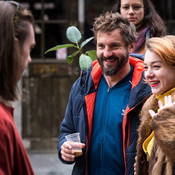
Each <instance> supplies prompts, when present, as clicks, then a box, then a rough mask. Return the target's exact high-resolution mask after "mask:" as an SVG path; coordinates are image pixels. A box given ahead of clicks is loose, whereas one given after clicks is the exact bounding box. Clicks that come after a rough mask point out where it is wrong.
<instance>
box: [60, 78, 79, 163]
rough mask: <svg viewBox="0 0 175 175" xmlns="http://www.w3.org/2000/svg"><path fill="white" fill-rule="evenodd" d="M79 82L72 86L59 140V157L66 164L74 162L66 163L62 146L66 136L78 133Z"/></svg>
mask: <svg viewBox="0 0 175 175" xmlns="http://www.w3.org/2000/svg"><path fill="white" fill-rule="evenodd" d="M78 82H79V79H78V80H77V81H76V82H75V83H74V85H73V86H72V89H71V92H70V95H69V101H68V104H67V107H66V111H65V115H64V119H63V121H62V123H61V125H60V135H59V138H58V146H57V149H58V157H59V159H60V160H61V161H62V162H63V163H66V164H71V163H73V162H65V161H64V160H63V159H62V157H61V153H60V151H61V146H62V144H63V143H64V142H65V141H66V139H65V136H66V135H68V134H71V133H74V132H77V131H76V126H75V120H76V115H77V112H75V110H76V109H75V107H76V106H77V105H78V104H77V105H76V103H77V95H78V93H77V92H78V88H79V87H78Z"/></svg>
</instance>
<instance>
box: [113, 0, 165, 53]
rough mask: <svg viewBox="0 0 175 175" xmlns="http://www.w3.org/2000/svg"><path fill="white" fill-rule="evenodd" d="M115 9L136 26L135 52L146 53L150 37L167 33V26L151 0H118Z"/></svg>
mask: <svg viewBox="0 0 175 175" xmlns="http://www.w3.org/2000/svg"><path fill="white" fill-rule="evenodd" d="M113 11H115V12H119V13H121V15H122V16H125V17H126V18H127V19H128V20H129V21H130V22H132V23H133V24H134V25H135V26H136V30H137V41H136V45H135V49H134V50H133V53H138V54H144V53H145V43H146V41H147V40H148V39H149V38H151V37H160V36H164V35H166V26H165V24H164V22H163V20H162V19H161V17H160V16H159V14H158V13H157V12H156V9H155V8H154V5H153V4H152V2H151V1H150V0H118V1H117V3H116V4H115V5H114V7H113Z"/></svg>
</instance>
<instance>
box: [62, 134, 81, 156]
mask: <svg viewBox="0 0 175 175" xmlns="http://www.w3.org/2000/svg"><path fill="white" fill-rule="evenodd" d="M65 137H66V140H67V141H68V142H79V143H80V133H79V132H77V133H73V134H69V135H67V136H65ZM70 144H71V143H70ZM71 146H72V150H73V151H74V152H75V156H76V157H78V156H81V155H82V149H81V148H77V147H75V146H74V145H71Z"/></svg>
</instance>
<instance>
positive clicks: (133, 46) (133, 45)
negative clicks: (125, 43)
mask: <svg viewBox="0 0 175 175" xmlns="http://www.w3.org/2000/svg"><path fill="white" fill-rule="evenodd" d="M134 48H135V43H131V44H130V45H129V53H130V54H131V53H132V52H133V50H134Z"/></svg>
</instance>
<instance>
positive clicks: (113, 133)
mask: <svg viewBox="0 0 175 175" xmlns="http://www.w3.org/2000/svg"><path fill="white" fill-rule="evenodd" d="M93 32H94V38H95V42H96V49H97V60H96V61H94V62H93V64H92V66H91V67H90V68H89V70H88V71H82V74H81V76H80V78H79V79H78V80H77V81H76V82H75V83H74V85H73V87H72V89H71V92H70V97H69V102H68V105H67V108H66V112H65V117H64V119H63V122H62V124H61V127H60V136H59V141H58V156H59V158H60V160H61V161H62V162H63V163H68V164H70V163H75V165H74V168H73V172H72V174H73V175H85V174H88V175H102V174H105V175H116V174H117V175H124V174H127V175H133V174H134V161H135V156H136V142H137V137H138V135H137V128H138V125H139V113H140V110H141V108H142V105H143V103H144V101H145V100H146V99H147V97H148V96H150V94H151V90H150V87H149V85H147V84H145V83H144V75H143V70H144V67H143V61H141V60H140V59H137V58H134V57H130V56H129V54H130V53H131V52H132V50H133V49H134V44H135V40H136V31H135V26H134V25H133V24H132V23H130V22H129V21H128V20H127V19H125V18H124V17H122V16H121V15H120V14H119V13H111V12H106V13H105V14H102V15H100V16H99V17H97V18H96V19H95V22H94V24H93ZM75 132H80V137H81V142H82V143H74V144H76V145H77V146H79V147H80V148H83V147H84V148H83V155H82V156H79V157H75V152H74V151H73V150H72V146H71V145H72V144H73V143H70V142H67V141H66V139H65V136H66V135H68V134H71V133H75Z"/></svg>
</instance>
